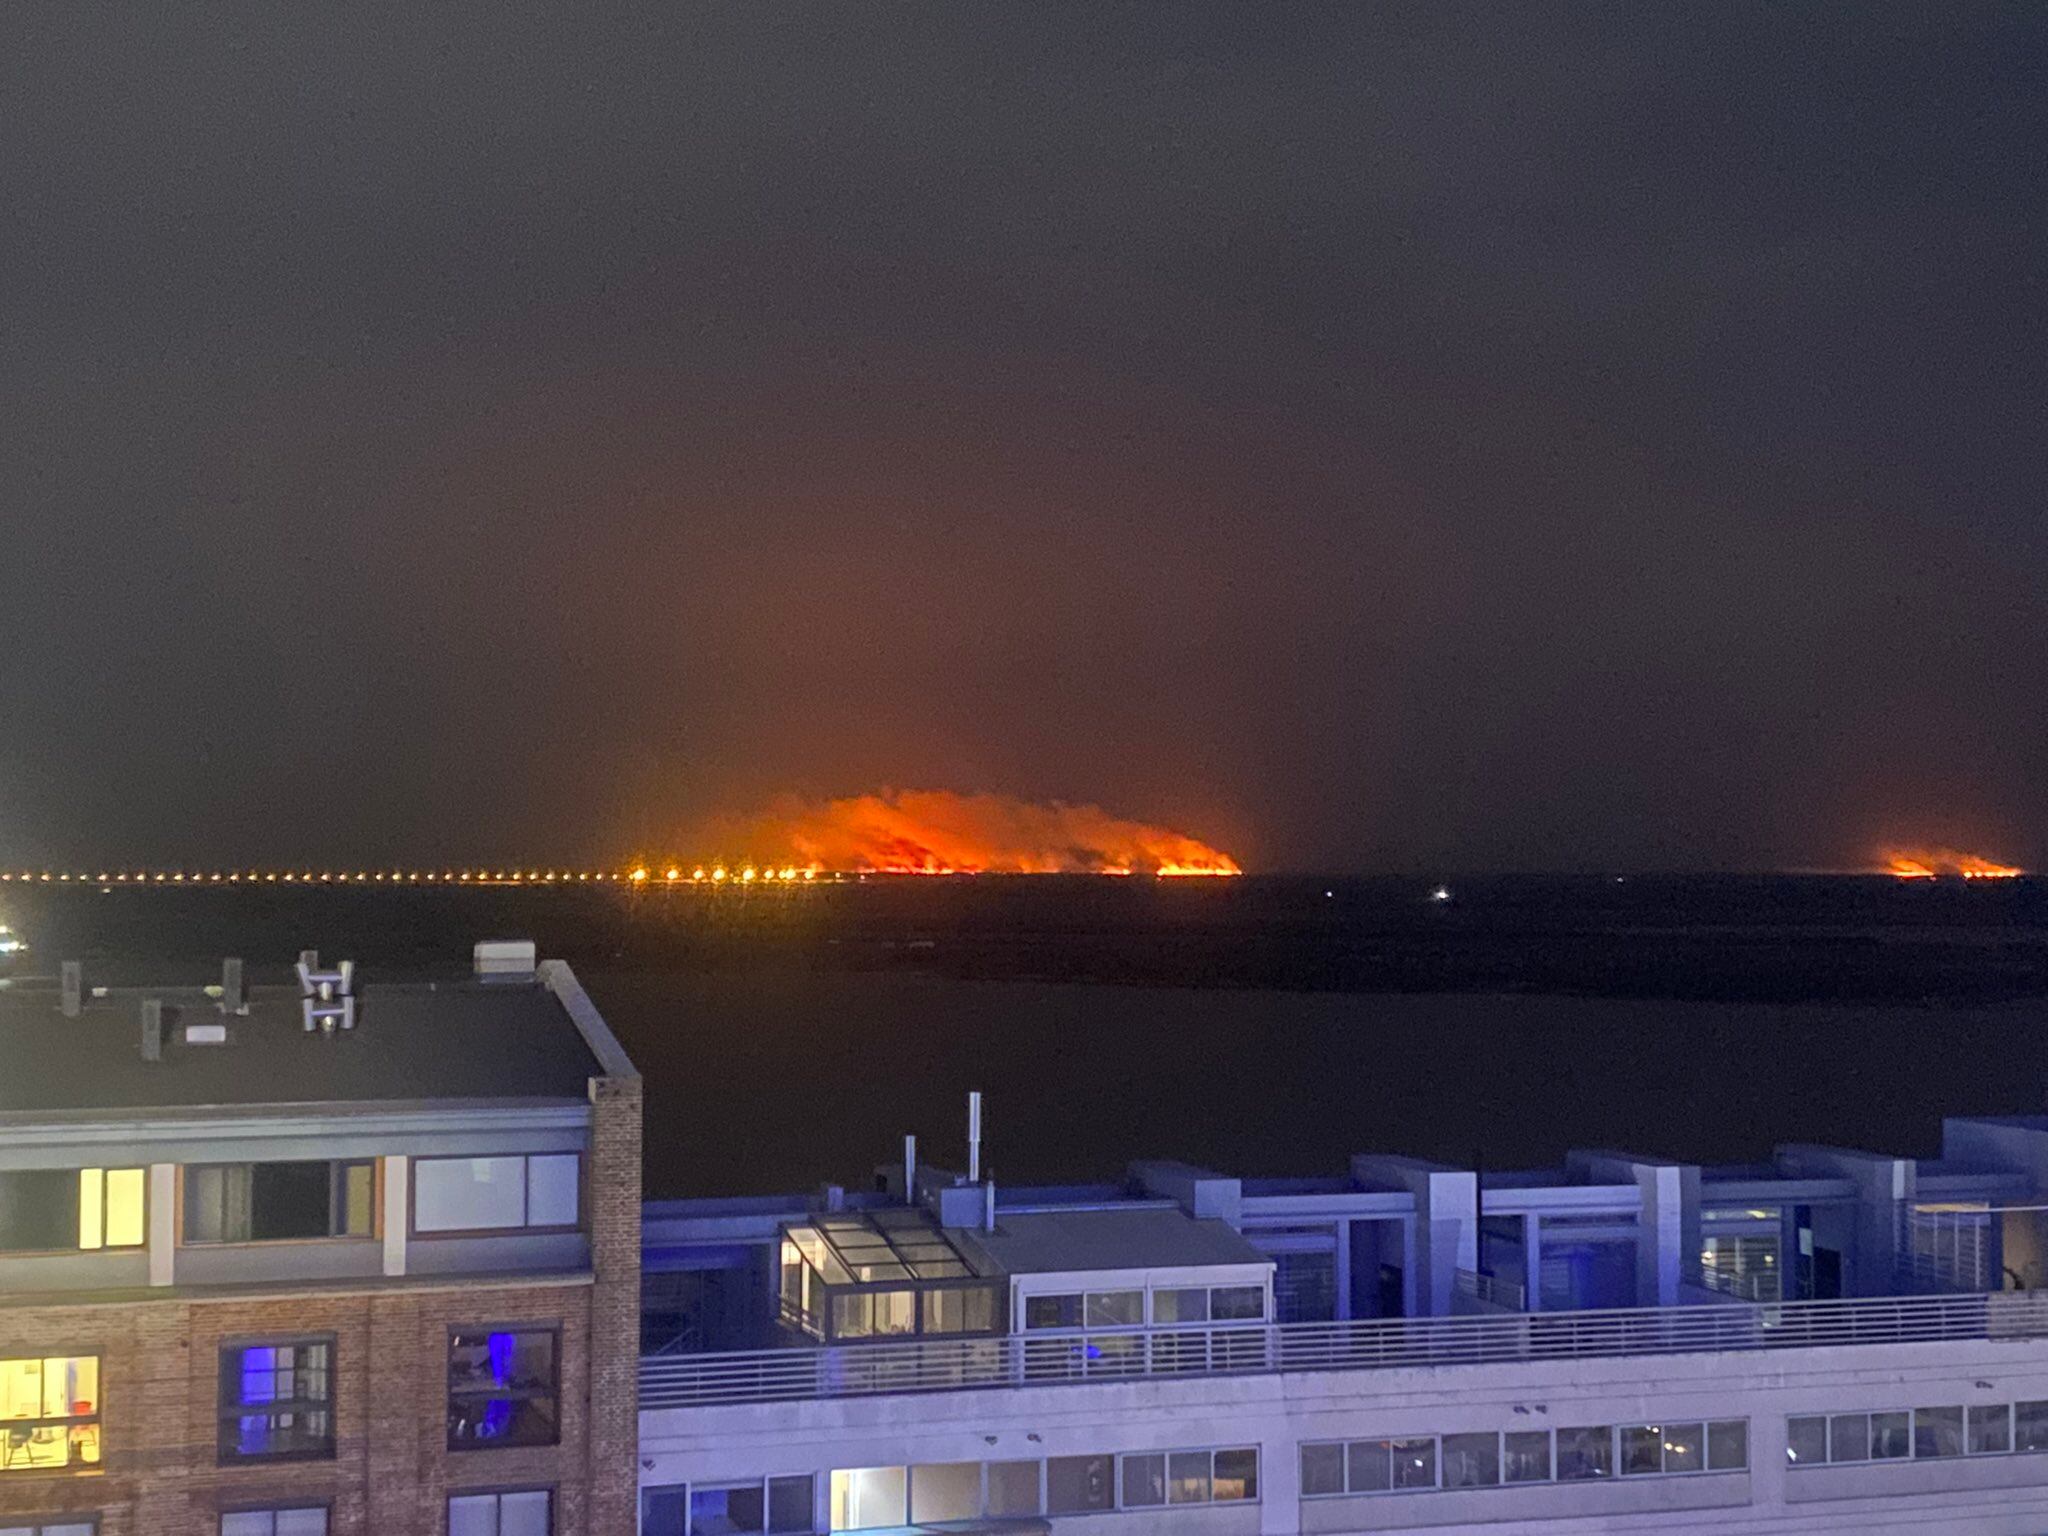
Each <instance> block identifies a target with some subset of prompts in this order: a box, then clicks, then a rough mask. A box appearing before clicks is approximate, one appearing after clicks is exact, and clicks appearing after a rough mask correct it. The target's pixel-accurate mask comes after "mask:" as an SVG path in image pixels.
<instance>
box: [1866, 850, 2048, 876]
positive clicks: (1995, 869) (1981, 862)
mask: <svg viewBox="0 0 2048 1536" xmlns="http://www.w3.org/2000/svg"><path fill="white" fill-rule="evenodd" d="M1883 871H1884V873H1885V874H1888V875H1897V876H1898V877H1899V878H1900V879H1901V880H1938V879H1940V878H1941V877H1942V876H1944V875H1949V876H1960V877H1961V878H1963V879H1965V880H2016V879H2018V878H2019V877H2020V876H2021V875H2024V874H2025V873H2026V871H2025V870H2023V869H2021V868H2019V867H2018V866H2016V865H2012V864H2000V863H1997V862H1995V861H1994V860H1991V859H1986V858H1980V857H1979V856H1978V855H1976V854H1974V853H1958V852H1957V851H1956V850H1955V849H1953V848H1887V849H1886V850H1885V852H1884V856H1883Z"/></svg>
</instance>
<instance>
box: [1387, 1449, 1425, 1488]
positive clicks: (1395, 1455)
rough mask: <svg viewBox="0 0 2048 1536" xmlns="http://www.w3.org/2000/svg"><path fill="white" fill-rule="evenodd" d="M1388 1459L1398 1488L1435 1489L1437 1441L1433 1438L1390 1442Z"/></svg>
mask: <svg viewBox="0 0 2048 1536" xmlns="http://www.w3.org/2000/svg"><path fill="white" fill-rule="evenodd" d="M1387 1452H1388V1459H1389V1461H1390V1462H1391V1464H1392V1468H1393V1474H1394V1486H1395V1487H1396V1488H1434V1487H1435V1486H1436V1441H1435V1439H1434V1438H1431V1437H1417V1438H1415V1439H1409V1440H1389V1441H1388V1442H1387Z"/></svg>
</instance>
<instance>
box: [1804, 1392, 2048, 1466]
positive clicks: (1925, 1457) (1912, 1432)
mask: <svg viewBox="0 0 2048 1536" xmlns="http://www.w3.org/2000/svg"><path fill="white" fill-rule="evenodd" d="M2028 1407H2032V1408H2038V1409H2042V1410H2044V1412H2043V1415H2042V1416H2043V1417H2044V1418H2048V1400H2042V1399H2038V1398H2007V1399H2004V1400H2002V1401H1999V1402H1990V1403H1935V1404H1932V1405H1927V1404H1922V1405H1920V1406H1918V1407H1914V1408H1892V1407H1882V1408H1845V1409H1842V1410H1841V1411H1839V1412H1831V1411H1827V1410H1823V1411H1821V1412H1817V1413H1789V1414H1787V1415H1785V1452H1786V1457H1785V1459H1786V1464H1787V1465H1788V1466H1789V1467H1791V1468H1792V1469H1793V1470H1795V1471H1801V1470H1805V1469H1807V1468H1810V1467H1870V1466H1878V1465H1882V1464H1888V1463H1892V1462H1902V1461H1984V1460H1987V1459H1989V1458H1992V1457H1997V1456H2040V1455H2044V1454H2048V1442H2044V1443H2043V1444H2041V1445H2039V1446H2034V1447H2029V1446H2022V1445H2021V1444H2020V1435H2021V1420H2020V1410H2021V1409H2022V1408H2028ZM1949 1412H1954V1413H1956V1414H1959V1415H1960V1416H1961V1422H1960V1425H1959V1427H1958V1439H1957V1442H1956V1443H1957V1447H1958V1448H1957V1449H1956V1450H1954V1451H1935V1452H1929V1453H1924V1454H1923V1453H1922V1451H1921V1449H1920V1447H1921V1443H1922V1437H1923V1435H1924V1434H1925V1433H1926V1432H1927V1431H1926V1426H1925V1425H1923V1423H1922V1421H1921V1415H1922V1414H1931V1413H1949ZM1991 1413H2001V1414H2002V1415H2003V1424H2004V1430H2005V1447H2004V1449H2002V1450H1985V1451H1979V1450H1972V1449H1971V1447H1970V1438H1971V1434H1972V1426H1973V1424H1976V1423H1980V1422H1982V1416H1983V1415H1986V1414H1991ZM1880 1417H1882V1418H1888V1419H1896V1418H1900V1417H1903V1418H1904V1420H1905V1440H1904V1444H1905V1447H1906V1449H1905V1454H1903V1455H1899V1456H1879V1455H1877V1454H1875V1446H1874V1443H1873V1441H1872V1439H1871V1436H1872V1435H1873V1434H1874V1433H1875V1425H1874V1423H1872V1421H1874V1420H1876V1419H1878V1418H1880ZM1844 1419H1862V1420H1863V1421H1864V1422H1865V1425H1866V1428H1865V1431H1864V1440H1863V1454H1862V1455H1860V1456H1837V1455H1836V1454H1835V1424H1836V1422H1837V1421H1838V1420H1844ZM1816 1421H1817V1422H1818V1423H1819V1424H1820V1426H1821V1445H1822V1447H1823V1449H1824V1451H1825V1452H1826V1454H1825V1455H1824V1456H1823V1458H1822V1459H1821V1460H1819V1461H1800V1460H1797V1459H1796V1458H1794V1457H1793V1455H1792V1426H1793V1425H1795V1424H1812V1423H1815V1422H1816Z"/></svg>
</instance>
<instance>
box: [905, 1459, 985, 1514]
mask: <svg viewBox="0 0 2048 1536" xmlns="http://www.w3.org/2000/svg"><path fill="white" fill-rule="evenodd" d="M980 1518H981V1463H980V1462H978V1461H948V1462H936V1463H932V1464H929V1465H926V1466H920V1467H912V1468H911V1469H910V1523H911V1524H912V1525H933V1524H937V1523H938V1522H940V1521H945V1520H978V1519H980Z"/></svg>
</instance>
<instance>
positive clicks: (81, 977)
mask: <svg viewBox="0 0 2048 1536" xmlns="http://www.w3.org/2000/svg"><path fill="white" fill-rule="evenodd" d="M63 969H64V1017H65V1018H67V1019H75V1018H77V1017H78V1011H79V1009H81V1008H83V1007H84V1006H85V967H84V965H82V964H81V963H79V962H78V961H76V960H66V961H65V962H64V968H63Z"/></svg>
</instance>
